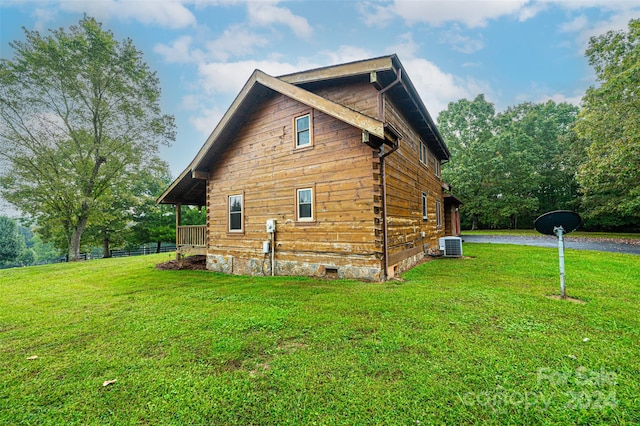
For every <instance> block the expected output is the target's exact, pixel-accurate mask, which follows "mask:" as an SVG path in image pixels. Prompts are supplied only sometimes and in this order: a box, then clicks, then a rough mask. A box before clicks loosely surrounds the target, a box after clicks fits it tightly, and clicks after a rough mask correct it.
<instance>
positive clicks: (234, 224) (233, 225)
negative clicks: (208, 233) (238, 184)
mask: <svg viewBox="0 0 640 426" xmlns="http://www.w3.org/2000/svg"><path fill="white" fill-rule="evenodd" d="M229 232H242V194H239V195H230V196H229Z"/></svg>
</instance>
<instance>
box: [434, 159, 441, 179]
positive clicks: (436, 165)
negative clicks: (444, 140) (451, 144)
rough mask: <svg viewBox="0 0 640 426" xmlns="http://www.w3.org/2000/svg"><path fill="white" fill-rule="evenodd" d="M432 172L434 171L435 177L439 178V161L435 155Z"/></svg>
mask: <svg viewBox="0 0 640 426" xmlns="http://www.w3.org/2000/svg"><path fill="white" fill-rule="evenodd" d="M433 170H435V173H436V176H437V177H440V160H438V157H436V156H435V155H434V156H433Z"/></svg>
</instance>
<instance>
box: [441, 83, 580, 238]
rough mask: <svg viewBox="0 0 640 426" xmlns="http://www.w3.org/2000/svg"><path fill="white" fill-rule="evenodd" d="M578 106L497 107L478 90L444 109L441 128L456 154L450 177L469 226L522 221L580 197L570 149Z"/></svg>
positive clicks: (449, 168) (447, 174)
mask: <svg viewBox="0 0 640 426" xmlns="http://www.w3.org/2000/svg"><path fill="white" fill-rule="evenodd" d="M577 111H578V109H577V107H574V106H571V105H568V104H556V103H555V102H552V101H549V102H546V103H544V104H533V103H529V102H525V103H522V104H519V105H516V106H513V107H509V108H507V109H506V110H505V111H503V112H500V113H498V114H496V112H495V109H494V107H493V105H492V104H491V103H489V102H487V101H486V100H485V99H484V96H482V95H479V96H477V97H476V98H475V99H474V100H473V101H468V100H466V99H462V100H459V101H457V102H453V103H450V104H449V106H448V108H447V109H446V110H445V111H442V112H441V113H440V115H439V116H438V127H439V129H440V131H441V133H442V135H443V136H444V138H445V140H446V142H447V144H448V146H449V148H450V150H451V157H452V160H451V162H450V163H448V164H447V165H446V166H445V167H444V168H443V177H444V179H445V180H447V181H448V182H450V183H452V184H453V187H454V191H455V192H456V194H457V195H459V196H460V197H461V198H462V199H463V201H464V203H465V205H464V206H463V209H462V215H463V216H462V217H463V220H464V221H465V224H466V225H468V224H469V222H470V223H471V227H472V229H475V228H477V227H479V226H495V227H505V226H509V227H512V228H517V227H518V226H519V223H522V220H524V221H525V223H527V224H530V223H532V219H533V218H534V217H535V216H536V215H537V214H539V213H541V212H544V211H547V210H552V209H558V208H566V207H569V206H570V205H571V203H572V201H575V198H576V184H575V179H574V175H575V168H576V167H575V162H573V158H575V156H567V155H566V154H565V153H566V151H570V152H572V153H573V152H576V151H575V149H574V147H573V146H572V143H575V142H576V140H577V138H575V137H572V135H573V134H572V132H571V126H572V124H573V123H574V121H575V117H576V114H577Z"/></svg>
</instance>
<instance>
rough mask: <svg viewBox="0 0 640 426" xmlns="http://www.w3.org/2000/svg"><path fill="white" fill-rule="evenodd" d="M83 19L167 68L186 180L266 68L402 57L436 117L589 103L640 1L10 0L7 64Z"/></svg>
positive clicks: (4, 13)
mask: <svg viewBox="0 0 640 426" xmlns="http://www.w3.org/2000/svg"><path fill="white" fill-rule="evenodd" d="M83 13H86V14H87V15H89V16H93V17H95V18H96V19H97V20H98V21H100V22H102V23H103V27H104V28H105V29H108V30H111V31H112V32H113V33H114V34H115V36H116V38H118V39H120V40H121V39H123V38H125V37H129V38H131V39H132V40H133V42H134V44H135V45H136V47H137V48H138V49H139V50H141V51H143V53H144V58H145V60H146V62H147V63H148V64H149V65H150V66H151V68H152V69H154V70H155V71H157V72H158V76H159V78H160V82H161V86H162V90H163V100H162V104H163V108H164V112H165V113H169V114H172V115H174V116H175V117H176V123H177V126H178V134H177V140H176V141H175V142H174V144H173V146H172V147H171V148H168V149H164V150H163V151H162V157H163V158H164V159H165V160H166V161H168V163H169V165H170V167H171V172H172V174H173V176H174V177H175V176H177V175H178V174H179V173H180V172H181V171H182V170H183V169H184V168H185V167H186V166H187V165H188V163H189V162H190V161H191V159H192V158H193V157H194V156H195V154H196V152H197V151H198V149H199V148H200V147H201V146H202V144H203V143H204V141H205V139H206V137H207V136H208V135H209V133H210V132H211V131H212V130H213V128H214V127H215V125H216V124H217V122H218V120H219V119H220V117H221V116H222V115H223V114H224V112H225V111H226V109H227V108H228V106H229V105H230V103H231V102H232V100H233V98H234V97H235V95H236V94H237V92H238V91H239V89H240V88H241V87H242V85H243V84H244V83H245V81H246V80H247V79H248V78H249V76H250V74H251V72H252V71H253V70H254V69H255V68H259V69H261V70H263V71H264V72H266V73H268V74H271V75H280V74H285V73H290V72H294V71H300V70H304V69H309V68H315V67H319V66H326V65H331V64H337V63H342V62H348V61H354V60H359V59H366V58H370V57H376V56H381V55H386V54H390V53H397V54H398V55H399V57H400V60H401V61H402V63H403V64H404V66H405V68H406V69H407V72H408V74H409V76H410V77H411V79H412V81H413V82H414V85H415V86H416V87H417V88H418V90H419V92H420V95H421V96H422V99H423V101H424V103H425V105H426V106H427V108H428V109H429V111H430V112H431V115H432V116H433V117H434V118H436V117H437V115H438V113H439V112H440V111H441V110H442V109H444V108H446V106H447V104H448V103H449V102H454V101H456V100H458V99H461V98H468V99H473V98H474V97H475V96H476V95H478V94H480V93H484V94H485V96H486V98H487V99H488V100H489V101H491V102H493V103H495V104H496V107H497V108H498V109H499V110H502V109H504V108H506V107H508V106H510V105H516V104H518V103H520V102H524V101H532V102H541V101H546V100H548V99H553V100H555V101H557V102H563V101H565V102H571V103H574V104H578V103H579V101H580V99H581V97H582V95H583V94H584V92H585V90H586V88H587V87H588V86H589V85H592V84H594V80H593V71H592V69H591V68H590V67H589V65H588V63H587V60H586V59H585V57H584V50H585V47H586V46H587V43H588V40H589V37H590V36H593V35H597V34H602V33H604V32H606V31H608V30H612V29H615V30H618V29H625V28H626V27H627V23H628V21H629V20H630V19H632V18H638V17H640V0H634V1H630V0H626V1H616V0H584V1H580V0H564V1H560V0H556V1H552V0H545V1H530V0H499V1H482V0H477V1H473V0H470V1H462V0H452V1H444V0H438V1H436V0H424V1H417V0H413V1H404V0H395V1H386V0H385V1H376V0H370V1H341V2H338V1H331V0H329V1H326V0H325V1H243V0H172V1H165V0H128V1H120V0H85V1H75V0H74V1H60V0H33V1H32V0H2V3H1V5H0V18H1V22H0V24H1V36H0V40H1V45H0V48H1V50H0V54H1V56H2V57H3V58H11V57H12V55H13V52H12V50H11V49H10V47H9V45H8V43H9V41H11V40H15V39H22V38H23V32H22V29H21V27H23V26H24V27H26V28H27V29H37V30H40V31H43V32H46V31H47V30H48V29H49V28H59V27H68V26H70V25H72V24H75V23H77V22H78V21H79V20H80V19H81V18H82V16H83ZM0 213H2V211H1V208H0Z"/></svg>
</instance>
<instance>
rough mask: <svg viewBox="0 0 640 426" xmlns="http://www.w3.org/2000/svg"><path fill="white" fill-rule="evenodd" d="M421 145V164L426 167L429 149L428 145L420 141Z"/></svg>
mask: <svg viewBox="0 0 640 426" xmlns="http://www.w3.org/2000/svg"><path fill="white" fill-rule="evenodd" d="M419 145H420V162H421V163H422V164H424V165H425V166H426V165H427V156H428V154H429V150H428V149H427V144H426V143H424V142H422V141H420V143H419Z"/></svg>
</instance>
